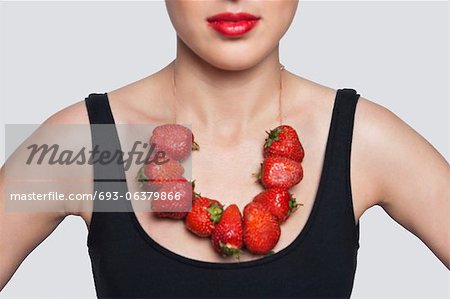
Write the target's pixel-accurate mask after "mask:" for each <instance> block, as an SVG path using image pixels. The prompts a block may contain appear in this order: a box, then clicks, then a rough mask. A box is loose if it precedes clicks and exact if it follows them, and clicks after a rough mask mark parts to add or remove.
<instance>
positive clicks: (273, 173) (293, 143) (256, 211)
mask: <svg viewBox="0 0 450 299" xmlns="http://www.w3.org/2000/svg"><path fill="white" fill-rule="evenodd" d="M283 70H284V66H283V65H281V64H280V93H279V99H278V107H279V109H278V110H279V111H278V119H279V121H280V125H279V126H278V127H276V128H275V129H272V130H270V131H266V133H267V137H266V139H265V142H264V145H263V146H262V151H263V157H264V160H263V162H262V163H261V170H260V172H259V174H258V179H257V182H258V183H260V184H262V186H263V187H264V191H262V192H260V193H259V194H257V195H256V196H255V197H254V198H253V199H252V201H251V202H250V203H248V204H247V205H246V206H245V207H244V209H243V213H241V212H240V210H239V208H238V206H237V205H236V204H231V205H229V206H228V207H225V206H224V205H223V204H221V203H220V201H218V200H215V199H211V198H208V197H205V196H202V195H201V194H200V193H197V192H195V191H194V187H195V186H194V182H193V181H192V182H190V181H188V180H186V179H185V178H184V177H183V173H184V168H183V166H182V164H181V162H182V161H183V160H185V159H186V158H187V157H188V156H189V155H190V153H191V150H199V146H198V144H197V143H196V142H195V141H194V135H193V133H192V131H191V130H190V129H188V128H187V127H185V126H182V125H179V124H176V116H177V114H176V96H175V94H176V82H175V60H174V71H173V91H174V99H175V101H174V110H173V111H174V121H173V124H164V125H160V126H157V127H155V128H154V130H153V132H152V136H151V138H150V144H156V148H157V149H159V150H162V151H164V152H165V154H166V156H167V157H169V159H168V160H167V162H166V163H164V164H160V165H158V164H155V163H148V164H145V165H144V166H142V167H141V168H140V170H139V171H138V174H137V179H138V181H139V182H140V187H141V188H143V189H144V190H146V191H154V192H158V193H159V194H160V195H159V200H156V199H155V200H153V201H152V206H151V210H152V213H153V214H154V215H155V216H157V217H163V218H170V219H177V220H183V221H184V223H185V226H186V228H187V229H188V230H189V231H190V232H192V233H194V234H195V235H197V236H199V237H203V238H210V239H211V244H212V246H213V248H214V250H215V251H216V252H217V253H218V254H220V255H222V256H235V257H237V258H238V259H239V254H240V253H241V252H242V251H243V250H246V251H247V252H250V253H251V254H255V255H268V254H272V253H273V251H272V249H273V248H274V247H275V245H276V244H277V243H278V240H279V238H280V235H281V229H280V225H281V224H282V223H284V222H285V221H286V220H287V219H288V217H289V216H290V215H291V214H292V213H293V212H294V211H295V210H296V209H297V208H298V206H301V205H302V204H299V203H296V200H295V198H294V197H293V196H292V194H291V193H290V192H289V189H291V188H292V187H293V186H295V185H296V184H298V183H299V182H300V181H301V180H302V179H303V168H302V165H301V162H302V160H303V157H304V150H303V146H302V144H301V142H300V139H299V137H298V134H297V132H296V131H295V130H294V128H292V127H291V126H289V125H286V124H283V122H282V114H281V94H282V76H281V74H282V71H283ZM167 194H177V196H175V197H173V196H172V198H171V197H170V196H167ZM163 197H164V198H163ZM165 199H166V200H165ZM172 199H173V200H172ZM189 208H190V209H189Z"/></svg>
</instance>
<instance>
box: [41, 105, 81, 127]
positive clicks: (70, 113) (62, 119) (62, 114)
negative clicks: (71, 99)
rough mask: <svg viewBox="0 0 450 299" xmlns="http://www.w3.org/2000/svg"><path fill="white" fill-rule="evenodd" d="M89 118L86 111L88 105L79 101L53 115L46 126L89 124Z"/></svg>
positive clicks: (47, 120)
mask: <svg viewBox="0 0 450 299" xmlns="http://www.w3.org/2000/svg"><path fill="white" fill-rule="evenodd" d="M88 123H89V117H88V114H87V110H86V105H85V102H84V99H83V100H78V101H76V102H75V103H73V104H71V105H69V106H67V107H65V108H63V109H61V110H59V111H57V112H55V113H53V114H52V115H50V116H49V117H48V118H47V119H46V120H45V121H44V124H88Z"/></svg>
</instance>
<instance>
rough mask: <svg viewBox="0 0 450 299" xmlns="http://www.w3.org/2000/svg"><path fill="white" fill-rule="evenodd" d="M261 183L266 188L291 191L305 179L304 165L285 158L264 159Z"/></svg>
mask: <svg viewBox="0 0 450 299" xmlns="http://www.w3.org/2000/svg"><path fill="white" fill-rule="evenodd" d="M259 176H260V179H261V183H262V184H263V186H264V187H265V188H267V189H268V188H274V187H279V188H285V189H290V188H291V187H293V186H294V185H296V184H298V183H299V182H300V181H301V180H302V179H303V168H302V164H300V163H299V162H296V161H294V160H292V159H289V158H285V157H267V158H265V159H264V162H263V163H262V167H261V173H260V175H259Z"/></svg>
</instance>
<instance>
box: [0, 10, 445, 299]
mask: <svg viewBox="0 0 450 299" xmlns="http://www.w3.org/2000/svg"><path fill="white" fill-rule="evenodd" d="M1 8H2V11H1V27H2V29H1V30H2V31H1V43H2V45H1V52H2V53H1V59H2V60H1V65H2V66H1V77H2V79H1V85H2V86H1V115H0V117H1V118H2V119H1V127H2V131H1V133H2V134H3V127H4V126H3V124H4V123H31V124H33V123H41V122H43V121H44V120H45V119H46V118H47V117H48V116H49V115H51V114H52V113H54V112H56V111H58V110H60V109H62V108H63V107H66V106H68V105H70V104H71V103H73V102H75V101H78V100H81V99H84V97H85V96H87V95H88V94H89V93H92V92H105V91H110V90H113V89H116V88H118V87H120V86H123V85H125V84H128V83H130V82H133V81H135V80H137V79H140V78H142V77H145V76H147V75H149V74H151V73H153V72H155V71H157V70H159V69H160V68H162V67H163V66H165V65H166V64H167V63H168V62H170V61H171V60H172V59H173V58H174V57H175V32H174V30H173V28H172V26H171V23H170V21H169V18H168V16H167V13H166V10H165V6H164V2H163V1H151V2H78V3H73V2H33V3H32V2H2V6H1ZM448 13H449V10H448V3H447V2H405V1H402V2H365V1H364V2H357V1H353V2H341V1H339V2H338V1H332V2H317V1H311V2H304V1H300V4H299V8H298V11H297V15H296V18H295V20H294V23H293V25H292V27H291V28H290V30H289V31H288V32H287V34H286V35H285V37H284V38H283V40H282V41H281V48H280V51H281V53H280V57H281V62H282V63H283V64H285V65H286V67H287V69H289V70H290V71H292V72H294V73H296V74H298V75H300V76H303V77H306V78H308V79H311V80H313V81H316V82H319V83H321V84H324V85H327V86H330V87H333V88H343V87H349V88H355V89H356V90H357V91H358V92H359V93H360V94H361V95H362V96H363V97H365V98H368V99H369V100H372V101H374V102H377V103H379V104H381V105H383V106H385V107H387V108H389V109H390V110H392V111H393V112H394V113H396V114H397V115H398V116H399V117H400V118H402V119H403V120H404V121H406V122H407V123H408V124H410V125H411V126H412V127H413V128H414V129H416V131H417V132H419V133H420V134H421V135H422V136H424V137H425V138H426V139H427V140H429V141H430V143H431V144H433V145H434V146H435V147H436V148H437V149H438V150H439V151H440V152H441V153H442V154H443V155H444V156H445V158H446V159H447V160H448V159H449V139H448V136H449V135H450V134H449V120H448V119H449V89H448V88H449V87H448V82H449V76H448V66H449V57H448V53H449V48H448V34H449V32H448ZM1 137H2V138H1V140H2V146H1V149H0V150H1V151H2V152H0V155H1V156H0V157H1V159H0V162H2V163H3V162H4V143H3V135H1ZM86 235H87V230H86V227H85V225H84V223H83V221H82V220H81V219H80V218H76V217H69V218H67V219H66V220H65V221H64V222H63V223H62V224H61V225H60V226H59V227H58V228H57V229H56V231H55V232H54V233H53V234H52V235H51V236H50V237H49V238H48V239H46V240H45V241H44V242H43V243H42V244H41V245H40V246H39V247H38V248H37V249H36V250H35V251H34V252H33V253H32V254H31V255H30V256H29V257H28V258H27V259H26V261H25V262H24V263H23V264H22V265H21V267H20V268H19V270H18V271H17V273H16V274H15V276H14V277H13V278H12V280H11V281H10V282H9V284H8V285H7V286H6V288H5V289H4V291H3V292H2V293H1V294H0V297H3V298H14V297H45V298H48V297H58V298H69V297H79V298H80V297H83V298H85V297H94V296H95V292H94V286H93V280H92V275H91V272H90V262H89V259H88V254H87V248H86V245H85V242H86ZM299 271H301V269H299ZM294 279H295V278H294ZM449 286H450V275H449V272H448V270H447V269H446V268H445V267H444V266H443V265H442V264H441V263H440V262H439V261H438V259H437V258H436V257H434V255H433V254H432V253H431V251H430V250H429V249H428V248H426V246H425V245H424V244H423V243H422V242H421V241H420V240H419V239H417V238H416V237H415V236H413V235H412V234H410V233H409V232H407V231H406V230H404V229H403V228H402V227H400V226H399V225H398V224H397V223H395V222H394V221H393V220H391V219H390V218H389V216H388V215H387V214H385V213H384V212H383V210H382V209H381V208H372V209H370V210H369V211H368V212H366V213H365V214H364V215H363V217H362V218H361V248H360V251H359V261H358V268H357V274H356V279H355V286H354V290H353V298H369V297H370V298H444V297H446V298H448V297H449Z"/></svg>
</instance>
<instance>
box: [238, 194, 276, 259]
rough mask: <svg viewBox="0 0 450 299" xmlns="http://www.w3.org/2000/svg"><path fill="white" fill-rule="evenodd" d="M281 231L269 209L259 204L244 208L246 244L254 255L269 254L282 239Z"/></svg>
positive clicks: (250, 204) (251, 203)
mask: <svg viewBox="0 0 450 299" xmlns="http://www.w3.org/2000/svg"><path fill="white" fill-rule="evenodd" d="M280 234H281V229H280V225H279V224H278V221H277V219H276V218H275V216H273V215H272V214H271V213H270V211H269V209H268V208H267V207H265V206H264V205H263V204H261V203H258V202H253V201H252V202H250V203H249V204H247V205H246V206H245V208H244V244H245V247H246V248H247V250H248V251H249V252H251V253H253V254H268V253H270V251H271V250H272V249H273V248H274V247H275V245H276V244H277V243H278V240H279V239H280Z"/></svg>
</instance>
